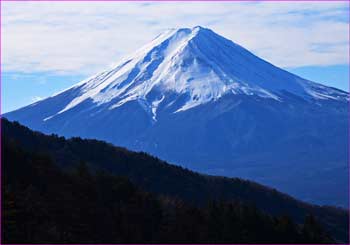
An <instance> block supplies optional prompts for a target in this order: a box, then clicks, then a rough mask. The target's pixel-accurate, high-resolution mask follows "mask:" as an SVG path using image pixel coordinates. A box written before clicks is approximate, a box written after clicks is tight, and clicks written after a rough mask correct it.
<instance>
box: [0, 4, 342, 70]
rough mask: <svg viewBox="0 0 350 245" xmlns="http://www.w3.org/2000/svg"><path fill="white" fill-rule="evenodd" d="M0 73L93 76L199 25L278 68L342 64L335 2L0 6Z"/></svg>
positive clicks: (338, 10) (339, 9)
mask: <svg viewBox="0 0 350 245" xmlns="http://www.w3.org/2000/svg"><path fill="white" fill-rule="evenodd" d="M2 8H3V9H2V24H3V26H2V38H3V40H2V45H3V46H2V51H3V60H2V65H3V69H4V70H6V71H20V72H43V71H50V72H52V71H53V72H63V73H82V74H86V75H87V74H92V73H94V72H96V71H98V70H100V69H103V68H105V67H106V66H109V65H110V64H111V63H115V62H117V61H118V59H120V58H121V56H122V55H126V54H128V53H130V52H132V51H134V50H136V49H138V48H139V47H140V46H142V45H144V44H146V43H147V42H148V41H150V40H151V39H153V38H154V37H155V36H156V35H158V34H159V33H160V32H162V31H163V30H165V29H167V28H173V27H192V26H196V25H202V26H206V27H209V28H211V29H213V30H214V31H216V32H218V33H219V34H222V35H224V36H225V37H227V38H229V39H231V40H233V41H235V42H237V43H239V44H240V45H242V46H244V47H246V48H247V49H249V50H251V51H252V52H254V53H256V54H257V55H259V56H261V57H263V58H265V59H267V60H268V61H270V62H272V63H273V64H276V65H278V66H282V67H296V66H306V65H334V64H346V63H348V43H349V40H348V19H347V18H348V17H347V16H348V14H349V13H348V9H347V3H341V2H319V3H313V2H278V3H277V2H261V3H258V2H253V3H241V2H217V3H215V2H211V3H208V2H187V3H186V2H158V3H157V2H152V3H151V2H144V3H143V2H137V3H130V2H3V3H2Z"/></svg>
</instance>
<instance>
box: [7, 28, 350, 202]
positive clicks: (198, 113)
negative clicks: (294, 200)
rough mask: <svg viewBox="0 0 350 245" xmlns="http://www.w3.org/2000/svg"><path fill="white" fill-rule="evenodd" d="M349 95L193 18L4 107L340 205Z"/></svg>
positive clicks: (51, 126)
mask: <svg viewBox="0 0 350 245" xmlns="http://www.w3.org/2000/svg"><path fill="white" fill-rule="evenodd" d="M348 99H349V98H348V93H346V92H344V91H341V90H337V89H335V88H330V87H326V86H323V85H320V84H317V83H313V82H311V81H307V80H305V79H302V78H300V77H298V76H295V75H293V74H291V73H288V72H286V71H284V70H282V69H279V68H277V67H275V66H273V65H271V64H270V63H268V62H266V61H264V60H262V59H260V58H258V57H256V56H255V55H253V54H252V53H250V52H249V51H247V50H246V49H244V48H242V47H241V46H239V45H237V44H235V43H233V42H232V41H230V40H227V39H225V38H223V37H221V36H219V35H217V34H216V33H214V32H213V31H211V30H209V29H205V28H202V27H195V28H192V29H187V28H184V29H175V30H170V31H167V32H165V33H163V34H161V35H160V36H158V37H157V38H156V39H154V40H153V41H152V42H151V43H150V44H148V45H146V46H145V47H143V48H141V49H140V50H139V51H137V52H136V53H135V54H132V55H131V56H129V57H126V58H125V59H123V60H122V61H121V62H119V63H118V65H116V66H115V67H113V68H112V69H108V70H106V71H104V72H102V73H99V74H97V75H95V76H92V77H91V78H88V79H86V80H84V81H82V82H80V83H78V84H77V85H75V86H73V87H72V88H70V89H67V90H65V91H63V92H61V93H59V94H57V95H54V96H52V97H50V98H47V99H45V100H42V101H39V102H37V103H34V104H32V105H30V106H27V107H24V108H22V109H19V110H17V111H14V112H10V113H8V114H5V116H6V117H7V118H8V119H9V120H17V121H19V122H21V123H23V124H24V125H27V126H29V127H30V128H32V129H35V130H39V131H42V132H45V133H57V134H59V135H64V136H80V137H85V138H96V139H101V140H105V141H108V142H111V143H114V144H117V145H121V146H124V147H127V148H129V149H133V150H142V151H145V152H149V153H151V154H154V155H156V156H158V157H161V158H163V159H165V160H169V161H171V162H174V163H176V164H179V165H182V166H185V167H189V168H191V169H194V170H198V171H201V172H204V173H209V174H220V175H225V176H240V177H244V178H249V179H253V180H257V181H259V182H261V183H264V184H267V185H270V186H273V187H277V188H279V189H280V190H282V191H285V192H287V193H289V194H292V195H293V196H295V197H298V198H301V199H303V200H306V201H310V202H314V203H320V204H333V205H341V206H347V202H348V184H347V183H348V174H347V173H348V166H347V159H348V138H347V135H348V118H347V112H348V109H347V104H348Z"/></svg>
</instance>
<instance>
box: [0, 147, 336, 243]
mask: <svg viewBox="0 0 350 245" xmlns="http://www.w3.org/2000/svg"><path fill="white" fill-rule="evenodd" d="M2 167H3V169H2V173H3V175H2V176H3V178H2V180H3V183H2V188H3V189H2V195H3V196H2V238H3V241H2V243H17V244H18V243H333V242H334V240H333V239H332V238H331V237H330V236H329V235H328V234H326V232H324V231H323V229H322V228H321V226H320V225H319V224H318V222H317V221H316V219H315V218H314V217H313V216H307V217H306V218H305V222H304V224H302V225H297V224H295V223H294V222H293V221H292V219H291V218H289V217H288V216H279V217H273V216H270V215H267V214H265V213H263V212H261V211H259V210H258V209H257V208H256V207H255V206H253V205H247V204H244V203H242V202H238V201H237V202H227V201H226V202H225V201H210V200H208V202H207V204H206V205H203V206H194V205H192V204H189V203H188V202H186V201H183V200H181V199H179V198H174V197H170V196H162V195H159V194H157V195H156V194H151V193H148V192H145V191H143V190H141V189H139V188H138V187H136V186H135V185H134V184H132V183H131V182H130V181H129V180H128V179H127V178H125V177H121V176H115V175H112V174H109V173H107V172H103V171H100V170H97V171H91V170H90V169H89V167H87V164H86V163H84V162H81V161H78V162H76V164H75V165H74V167H72V168H71V170H70V171H63V170H62V169H61V168H59V167H58V166H57V165H56V164H54V162H53V161H52V159H51V158H50V156H49V155H48V154H46V153H45V152H41V153H37V152H31V151H27V150H24V149H23V148H22V147H21V146H19V144H17V143H16V142H14V141H3V144H2ZM178 181H181V179H179V180H178Z"/></svg>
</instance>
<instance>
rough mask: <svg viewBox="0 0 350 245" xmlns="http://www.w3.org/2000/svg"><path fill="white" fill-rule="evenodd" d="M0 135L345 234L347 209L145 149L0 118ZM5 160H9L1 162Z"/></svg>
mask: <svg viewBox="0 0 350 245" xmlns="http://www.w3.org/2000/svg"><path fill="white" fill-rule="evenodd" d="M2 135H3V138H2V143H3V144H2V145H3V146H6V145H15V146H17V147H19V148H21V149H23V150H25V151H26V152H29V153H35V154H37V153H41V154H45V155H46V156H47V157H49V158H51V159H53V163H54V164H56V165H58V166H60V167H61V168H64V169H71V168H73V167H74V166H76V165H77V164H79V163H81V162H85V163H86V164H87V165H88V166H89V167H90V168H91V169H93V170H105V171H107V172H109V173H111V174H115V175H118V176H125V177H128V178H129V179H130V180H131V181H132V182H133V183H134V184H136V185H137V186H139V187H140V188H141V189H143V190H145V191H149V192H152V193H155V194H159V195H163V196H169V197H173V198H174V197H177V198H181V199H183V200H185V201H187V202H189V203H192V204H195V205H198V206H203V205H205V204H206V203H207V202H208V200H225V201H240V202H242V203H245V204H253V205H255V206H256V207H257V208H258V209H260V210H262V211H264V212H267V213H268V214H271V215H286V214H287V215H289V216H291V217H292V218H293V220H294V221H295V222H297V223H303V222H304V219H305V217H306V215H308V214H313V215H314V216H315V217H316V218H317V219H318V220H319V222H320V223H321V224H322V226H323V227H325V229H326V231H327V232H329V233H330V234H332V236H333V237H334V238H336V239H337V241H343V242H345V241H347V239H348V212H347V211H345V210H342V209H336V208H332V207H320V206H315V205H310V204H307V203H304V202H300V201H298V200H296V199H294V198H291V197H289V196H287V195H284V194H282V193H280V192H278V191H276V190H274V189H270V188H267V187H264V186H262V185H259V184H256V183H254V182H250V181H246V180H242V179H238V178H225V177H214V176H206V175H201V174H198V173H195V172H192V171H189V170H186V169H183V168H181V167H177V166H174V165H170V164H167V163H166V162H163V161H161V160H159V159H157V158H154V157H152V156H149V155H147V154H145V153H135V152H130V151H128V150H126V149H124V148H119V147H114V146H112V145H110V144H106V143H104V142H100V141H96V140H82V139H80V138H73V139H69V140H65V139H64V138H62V137H57V136H54V135H53V136H46V135H43V134H41V133H38V132H33V131H31V130H29V129H28V128H26V127H23V126H21V125H19V124H18V123H11V122H9V121H7V120H6V119H2ZM3 157H4V156H3ZM5 157H7V159H9V157H15V156H9V155H7V156H6V155H5ZM7 164H9V161H5V164H4V165H3V166H4V167H6V166H7ZM8 168H9V166H8ZM13 181H14V182H15V183H18V182H16V181H15V180H13Z"/></svg>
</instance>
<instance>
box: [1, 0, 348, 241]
mask: <svg viewBox="0 0 350 245" xmlns="http://www.w3.org/2000/svg"><path fill="white" fill-rule="evenodd" d="M2 2H348V10H349V14H350V0H0V204H1V205H2V188H1V184H2V175H1V170H2V161H1V159H2V158H1V154H2V140H1V139H2V120H1V118H2V111H1V110H2V106H1V105H2V86H1V84H2V65H1V64H2V63H1V61H2V38H1V37H2V29H1V26H2V17H1V16H2V14H1V12H2V7H1V3H2ZM348 42H349V49H348V62H349V64H350V17H349V20H348ZM348 76H349V85H350V73H349V74H348ZM348 118H349V120H348V130H349V131H350V101H349V103H348ZM348 150H349V152H350V132H349V133H348ZM348 177H349V178H348V187H349V190H350V156H349V153H348ZM348 204H349V206H348V210H350V195H349V196H348ZM1 212H2V208H1V207H0V217H1ZM348 221H349V234H348V235H349V241H350V216H349V220H348ZM1 242H2V222H1V220H0V245H1V244H2V243H1ZM56 245H61V244H56ZM62 245H63V244H62ZM104 245H112V244H104ZM132 245H138V244H132ZM172 245H178V244H172ZM217 245H223V244H217ZM237 245H246V244H237ZM251 245H258V244H251ZM271 245H272V244H271ZM275 245H276V244H275ZM301 245H302V244H301ZM305 245H306V244H305Z"/></svg>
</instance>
